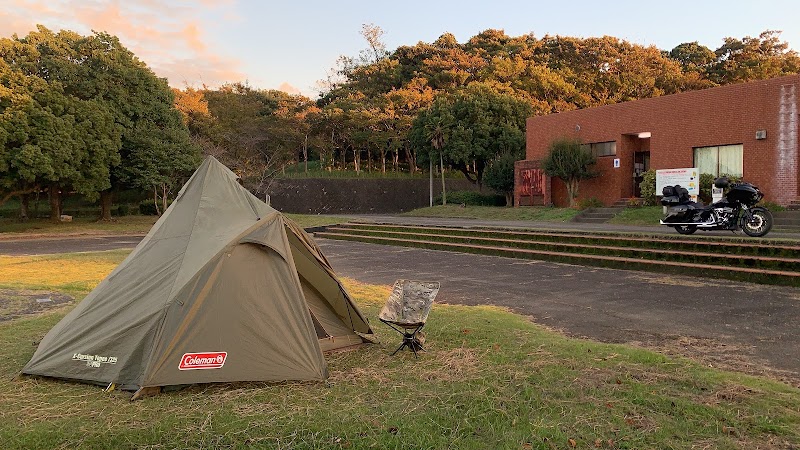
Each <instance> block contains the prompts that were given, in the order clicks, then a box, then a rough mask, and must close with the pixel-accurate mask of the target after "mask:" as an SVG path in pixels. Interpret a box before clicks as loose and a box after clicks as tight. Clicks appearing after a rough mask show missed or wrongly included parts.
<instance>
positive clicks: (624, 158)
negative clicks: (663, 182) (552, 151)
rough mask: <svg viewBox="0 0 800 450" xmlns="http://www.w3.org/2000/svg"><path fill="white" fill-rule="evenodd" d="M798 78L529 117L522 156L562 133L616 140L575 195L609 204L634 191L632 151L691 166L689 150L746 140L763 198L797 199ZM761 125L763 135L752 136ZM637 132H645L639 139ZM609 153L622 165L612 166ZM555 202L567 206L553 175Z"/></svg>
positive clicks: (658, 162) (748, 166) (661, 165)
mask: <svg viewBox="0 0 800 450" xmlns="http://www.w3.org/2000/svg"><path fill="white" fill-rule="evenodd" d="M799 100H800V75H791V76H787V77H781V78H775V79H772V80H765V81H757V82H751V83H742V84H735V85H730V86H722V87H717V88H711V89H705V90H701V91H692V92H685V93H681V94H675V95H668V96H663V97H657V98H652V99H643V100H637V101H632V102H626V103H619V104H616V105H607V106H601V107H597V108H590V109H584V110H578V111H568V112H563V113H559V114H551V115H548V116H542V117H531V118H529V119H528V121H527V131H526V133H527V135H526V141H527V152H526V160H533V161H536V160H541V159H542V158H544V156H545V155H546V154H547V148H548V146H549V144H550V143H551V142H552V141H553V140H555V139H557V138H560V137H570V138H579V139H580V140H581V141H582V142H585V143H590V142H604V141H616V142H617V154H616V155H615V156H604V157H600V158H598V164H597V167H598V169H599V170H600V172H601V176H600V177H599V178H596V179H594V180H589V181H586V182H582V183H581V186H580V193H579V198H589V197H596V198H598V199H600V200H602V201H603V202H604V203H606V204H610V203H613V202H614V201H616V200H619V199H620V198H628V197H631V196H632V195H633V186H634V182H633V161H634V153H635V152H636V151H646V150H648V149H649V151H650V168H651V169H669V168H681V167H692V166H693V165H694V150H693V148H694V147H707V146H715V145H726V144H743V148H744V156H743V172H744V178H745V180H747V181H749V182H751V183H753V184H755V185H757V186H758V187H759V188H760V189H761V190H762V191H763V192H764V194H765V197H766V199H767V200H770V201H774V202H778V203H782V204H788V203H789V202H790V201H792V200H795V199H797V198H798V194H800V193H799V192H798V185H800V173H798V172H800V170H798V167H800V166H798V147H799V146H800V145H798V142H799V141H798V139H799V137H798V122H800V121H799V120H798V101H799ZM758 130H766V132H767V138H766V139H763V140H757V139H756V137H755V135H756V131H758ZM639 133H650V134H651V137H650V138H649V139H640V138H638V137H637V135H638V134H639ZM614 158H619V159H620V167H619V168H617V169H615V168H613V160H614ZM552 198H553V202H554V203H555V204H556V205H561V206H563V205H565V204H567V203H566V202H567V199H566V188H565V186H564V185H563V183H562V182H560V180H553V183H552Z"/></svg>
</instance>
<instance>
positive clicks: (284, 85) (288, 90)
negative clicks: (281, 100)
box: [278, 82, 301, 95]
mask: <svg viewBox="0 0 800 450" xmlns="http://www.w3.org/2000/svg"><path fill="white" fill-rule="evenodd" d="M278 90H279V91H283V92H286V93H287V94H292V95H297V94H300V93H301V92H300V89H297V88H296V87H294V86H292V85H291V84H289V83H287V82H283V83H281V85H280V86H278Z"/></svg>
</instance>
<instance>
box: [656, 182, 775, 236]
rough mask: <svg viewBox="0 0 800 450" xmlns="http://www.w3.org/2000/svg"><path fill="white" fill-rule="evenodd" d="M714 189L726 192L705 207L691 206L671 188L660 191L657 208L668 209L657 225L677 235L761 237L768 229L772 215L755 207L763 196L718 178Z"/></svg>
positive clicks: (749, 186) (685, 194) (681, 192)
mask: <svg viewBox="0 0 800 450" xmlns="http://www.w3.org/2000/svg"><path fill="white" fill-rule="evenodd" d="M714 186H716V187H717V188H720V189H725V188H728V187H729V186H730V190H729V191H728V193H727V194H726V195H725V197H723V198H722V200H720V201H718V202H716V203H713V204H711V205H708V206H703V204H702V203H695V202H692V201H691V199H690V198H689V192H688V191H687V190H686V188H684V187H682V186H680V185H675V186H666V187H664V189H663V191H662V194H664V197H663V198H662V199H661V204H662V205H664V206H668V207H670V209H669V211H668V212H669V214H668V215H667V217H665V218H664V219H663V220H661V222H660V223H661V225H666V226H668V227H673V228H675V230H676V231H677V232H678V233H680V234H692V233H694V232H695V231H697V230H698V229H701V230H730V231H734V232H735V231H736V230H738V229H741V230H742V231H744V232H745V234H747V235H748V236H753V237H761V236H764V235H765V234H767V233H768V232H769V230H770V229H772V222H773V219H772V213H771V212H769V210H768V209H767V208H763V207H760V206H755V205H756V203H758V202H759V201H761V199H762V198H764V194H762V193H761V191H759V190H758V188H757V187H755V186H753V185H752V184H750V183H745V182H741V183H733V184H731V183H730V182H729V181H728V179H727V178H725V177H722V178H718V179H716V180H715V181H714Z"/></svg>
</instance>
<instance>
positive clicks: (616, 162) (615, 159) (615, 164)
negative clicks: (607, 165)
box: [614, 158, 619, 169]
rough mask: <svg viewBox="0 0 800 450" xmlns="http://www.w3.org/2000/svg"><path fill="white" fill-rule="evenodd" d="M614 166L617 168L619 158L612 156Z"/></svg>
mask: <svg viewBox="0 0 800 450" xmlns="http://www.w3.org/2000/svg"><path fill="white" fill-rule="evenodd" d="M614 168H615V169H619V158H614Z"/></svg>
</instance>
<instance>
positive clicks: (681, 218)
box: [663, 205, 695, 223]
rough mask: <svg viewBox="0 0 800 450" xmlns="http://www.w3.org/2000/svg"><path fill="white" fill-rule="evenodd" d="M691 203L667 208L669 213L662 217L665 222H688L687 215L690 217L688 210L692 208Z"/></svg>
mask: <svg viewBox="0 0 800 450" xmlns="http://www.w3.org/2000/svg"><path fill="white" fill-rule="evenodd" d="M694 209H695V208H694V206H692V205H679V206H675V207H673V208H670V209H669V214H667V217H665V218H664V219H663V221H664V222H665V223H684V222H688V221H689V220H688V218H687V216H689V217H691V213H690V212H689V210H694Z"/></svg>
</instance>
